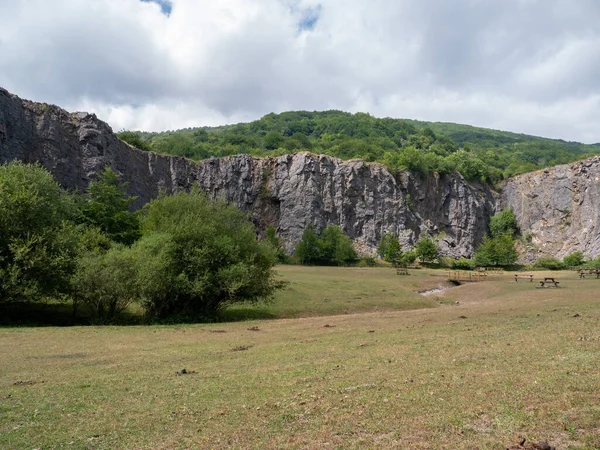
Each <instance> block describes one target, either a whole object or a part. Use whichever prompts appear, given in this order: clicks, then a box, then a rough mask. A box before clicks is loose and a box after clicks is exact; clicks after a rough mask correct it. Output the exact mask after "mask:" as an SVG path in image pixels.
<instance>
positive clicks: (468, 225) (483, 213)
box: [0, 89, 583, 257]
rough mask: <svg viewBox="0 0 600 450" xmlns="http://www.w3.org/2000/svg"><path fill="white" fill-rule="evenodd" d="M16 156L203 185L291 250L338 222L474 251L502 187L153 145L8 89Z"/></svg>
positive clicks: (78, 179) (0, 98)
mask: <svg viewBox="0 0 600 450" xmlns="http://www.w3.org/2000/svg"><path fill="white" fill-rule="evenodd" d="M13 159H20V160H23V161H26V162H39V163H40V164H42V165H43V166H44V167H46V168H47V169H48V170H49V171H50V172H52V174H53V175H54V176H55V178H56V179H57V180H58V182H59V183H60V184H61V185H62V186H63V187H64V188H66V189H72V190H83V189H85V188H86V187H87V186H88V185H89V183H90V182H91V181H92V180H94V179H95V178H96V177H97V175H98V173H99V172H100V171H101V170H102V169H103V168H104V167H105V166H107V165H108V166H111V167H112V168H113V169H114V170H115V171H117V172H118V173H120V174H121V175H122V178H123V180H124V181H126V182H128V183H129V193H130V194H132V195H135V196H137V197H138V199H137V200H136V202H135V206H136V207H141V206H142V205H143V204H145V203H146V202H148V201H149V200H150V199H152V198H156V197H157V196H158V194H159V192H160V191H161V190H165V191H166V192H168V193H172V192H176V191H179V190H189V189H190V188H191V187H192V186H193V185H198V186H200V187H201V188H202V189H204V190H205V191H207V192H208V193H210V195H211V196H212V197H215V198H216V197H220V198H224V199H226V200H227V201H229V202H232V203H235V204H236V205H238V206H239V207H240V208H242V209H243V210H245V211H247V212H248V213H249V215H250V217H251V219H252V221H253V222H254V224H255V225H256V227H257V230H258V232H259V233H262V232H264V229H265V228H266V227H267V226H268V225H270V224H272V225H274V226H275V227H276V228H277V230H278V233H279V235H280V236H281V237H282V238H283V240H284V242H285V245H286V248H287V250H288V251H290V252H291V251H292V250H293V247H294V245H295V243H296V242H298V241H299V239H300V237H301V235H302V231H303V230H304V228H305V227H306V226H307V225H308V224H309V223H312V224H314V225H315V227H316V229H317V230H321V229H323V228H324V227H326V226H327V225H329V224H335V225H339V226H340V227H341V228H342V229H343V230H344V231H345V232H346V233H347V234H348V235H349V236H350V237H351V238H352V239H353V240H354V242H355V244H356V246H357V248H358V249H359V250H361V251H362V252H363V253H366V254H368V253H373V252H374V249H375V248H376V246H377V243H378V241H379V239H380V237H381V235H382V234H383V233H385V232H390V233H394V234H396V235H398V236H399V238H400V241H401V243H402V245H403V246H404V248H412V247H413V246H414V245H415V244H416V242H417V241H418V239H420V238H421V237H423V236H433V237H437V238H439V242H438V247H439V249H440V252H441V254H442V255H445V256H452V257H461V256H466V257H468V256H471V255H472V253H473V251H474V249H475V248H476V246H477V245H478V244H479V243H480V242H481V239H482V238H483V236H484V234H485V232H486V231H487V226H488V222H489V219H490V217H491V216H492V215H493V214H494V212H495V209H496V197H495V194H494V193H493V192H491V191H490V190H489V189H488V188H487V187H486V186H483V185H481V184H478V183H471V182H467V181H466V180H465V179H464V178H463V177H462V176H461V175H459V174H454V175H443V176H440V177H437V176H430V177H420V176H417V175H414V174H409V173H403V174H400V175H398V176H397V177H394V176H393V175H392V174H390V172H388V170H387V169H386V168H385V167H384V166H382V165H380V164H367V163H365V162H364V161H361V160H352V161H342V160H340V159H336V158H331V157H328V156H323V155H314V154H311V153H297V154H294V155H285V156H280V157H275V158H262V159H261V158H253V157H250V156H248V155H238V156H232V157H228V158H211V159H210V160H204V161H199V162H194V161H190V160H187V159H184V158H179V157H173V156H165V155H158V154H154V153H148V152H144V151H141V150H138V149H135V148H132V147H130V146H128V145H127V144H125V143H123V142H121V141H120V140H119V139H118V138H117V137H116V135H115V134H114V133H113V132H112V130H111V128H110V127H109V126H108V125H107V124H106V123H104V122H102V121H100V120H98V119H97V118H96V116H95V115H93V114H86V113H73V114H70V113H68V112H66V111H65V110H63V109H60V108H58V107H56V106H51V105H46V104H40V103H33V102H29V101H25V100H21V99H20V98H18V97H16V96H14V95H11V94H10V93H8V92H7V91H5V90H2V89H0V162H5V161H11V160H13ZM565 183H566V184H568V183H567V182H566V181H565ZM536 192H537V191H536ZM538 195H540V194H538ZM582 195H583V194H582ZM520 220H521V221H523V220H524V219H523V217H522V216H520ZM523 223H524V222H523Z"/></svg>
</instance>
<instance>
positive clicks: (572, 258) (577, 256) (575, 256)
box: [563, 252, 584, 267]
mask: <svg viewBox="0 0 600 450" xmlns="http://www.w3.org/2000/svg"><path fill="white" fill-rule="evenodd" d="M583 262H584V256H583V253H581V252H573V253H571V254H570V255H567V256H565V257H564V258H563V264H564V265H565V267H579V266H581V265H583Z"/></svg>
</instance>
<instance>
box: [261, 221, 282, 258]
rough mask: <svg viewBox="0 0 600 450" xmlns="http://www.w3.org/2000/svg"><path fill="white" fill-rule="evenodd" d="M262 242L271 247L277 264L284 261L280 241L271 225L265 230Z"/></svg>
mask: <svg viewBox="0 0 600 450" xmlns="http://www.w3.org/2000/svg"><path fill="white" fill-rule="evenodd" d="M264 242H265V243H266V244H268V245H270V246H271V248H272V249H273V251H274V253H275V257H276V258H277V261H278V262H285V261H286V255H285V250H284V249H283V244H282V243H281V239H280V238H279V236H277V230H276V229H275V227H274V226H273V225H269V226H268V227H267V229H266V230H265V239H264Z"/></svg>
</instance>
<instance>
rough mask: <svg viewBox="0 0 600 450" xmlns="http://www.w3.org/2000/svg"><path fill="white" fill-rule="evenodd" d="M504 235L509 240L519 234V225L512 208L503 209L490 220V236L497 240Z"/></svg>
mask: <svg viewBox="0 0 600 450" xmlns="http://www.w3.org/2000/svg"><path fill="white" fill-rule="evenodd" d="M504 234H508V235H509V236H510V237H511V238H514V237H515V236H516V235H517V234H519V223H518V222H517V218H516V217H515V213H514V212H513V210H512V208H507V209H503V210H502V211H500V212H499V213H498V214H496V215H495V216H493V217H492V218H491V219H490V235H491V236H492V237H493V238H497V237H500V236H502V235H504Z"/></svg>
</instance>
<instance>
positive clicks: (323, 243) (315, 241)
mask: <svg viewBox="0 0 600 450" xmlns="http://www.w3.org/2000/svg"><path fill="white" fill-rule="evenodd" d="M296 258H297V259H298V261H299V262H300V264H305V265H325V266H341V265H347V264H350V263H353V262H356V261H357V260H358V255H357V254H356V251H355V250H354V247H353V246H352V241H351V240H350V238H349V237H348V236H346V235H345V234H344V232H343V231H342V229H341V228H340V227H338V226H337V225H329V226H327V227H326V228H325V229H324V230H323V232H322V233H321V234H320V236H319V235H317V233H316V232H315V230H314V227H313V226H312V225H309V226H307V227H306V228H305V229H304V232H303V233H302V239H301V240H300V242H298V244H297V245H296Z"/></svg>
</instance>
